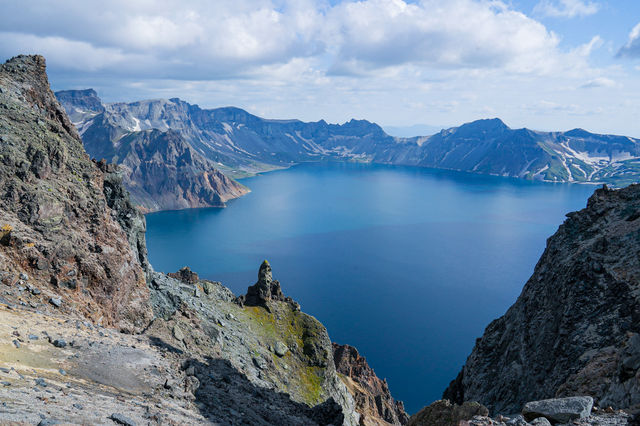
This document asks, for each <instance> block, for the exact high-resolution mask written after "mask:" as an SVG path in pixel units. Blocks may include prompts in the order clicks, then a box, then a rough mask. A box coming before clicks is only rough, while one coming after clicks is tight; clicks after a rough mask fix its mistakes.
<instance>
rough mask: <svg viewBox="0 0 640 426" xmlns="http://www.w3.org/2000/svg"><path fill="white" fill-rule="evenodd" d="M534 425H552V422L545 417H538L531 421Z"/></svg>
mask: <svg viewBox="0 0 640 426" xmlns="http://www.w3.org/2000/svg"><path fill="white" fill-rule="evenodd" d="M531 425H532V426H551V422H549V420H547V419H546V418H545V417H538V418H537V419H534V420H533V421H532V422H531Z"/></svg>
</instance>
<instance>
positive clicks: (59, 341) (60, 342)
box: [53, 339, 67, 348]
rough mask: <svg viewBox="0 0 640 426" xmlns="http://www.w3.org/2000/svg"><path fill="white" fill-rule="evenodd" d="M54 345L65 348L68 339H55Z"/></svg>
mask: <svg viewBox="0 0 640 426" xmlns="http://www.w3.org/2000/svg"><path fill="white" fill-rule="evenodd" d="M53 346H55V347H56V348H64V347H66V346H67V341H66V340H64V339H55V340H54V341H53Z"/></svg>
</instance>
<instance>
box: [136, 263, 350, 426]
mask: <svg viewBox="0 0 640 426" xmlns="http://www.w3.org/2000/svg"><path fill="white" fill-rule="evenodd" d="M267 266H268V263H263V264H262V265H261V267H260V273H259V276H260V280H259V283H261V282H262V283H263V284H264V283H266V282H271V284H273V281H269V279H270V277H271V268H270V267H269V268H267ZM183 271H184V270H183ZM179 275H180V276H181V277H185V276H186V275H187V274H185V273H179ZM190 276H191V277H193V276H194V275H190ZM151 286H152V288H153V291H152V298H153V306H154V311H155V312H156V314H157V316H158V319H157V320H156V321H155V322H154V324H153V325H152V326H151V327H150V328H149V330H148V333H149V334H150V335H151V336H154V337H153V338H155V339H157V341H159V342H164V343H163V345H164V344H166V345H170V347H171V348H173V349H170V348H169V347H167V348H168V349H167V350H166V351H165V352H166V353H167V356H171V357H172V358H173V359H174V360H175V363H176V364H179V365H183V367H184V369H185V370H186V371H193V373H192V375H193V376H194V377H195V378H197V379H198V382H197V383H199V386H198V387H197V390H196V392H195V397H196V399H197V400H198V401H201V402H202V403H203V404H204V405H205V406H206V411H207V413H208V415H209V418H210V419H211V420H212V421H214V422H220V423H222V424H228V423H231V424H236V422H240V418H245V419H248V420H247V423H249V424H304V425H307V424H309V425H313V424H334V425H336V424H346V425H354V426H355V425H356V424H358V419H357V417H358V416H357V414H356V412H355V409H354V402H353V398H352V397H351V395H350V394H349V392H348V390H347V388H346V387H345V385H344V384H343V383H342V381H341V380H340V378H339V376H338V373H337V372H336V368H335V365H334V363H333V358H332V352H331V341H330V339H329V335H328V333H327V330H326V328H325V327H324V326H323V325H322V324H321V323H320V322H318V321H317V320H316V319H315V318H313V317H311V316H309V315H307V314H304V313H302V312H300V310H299V307H298V305H297V304H292V303H291V301H290V300H287V298H284V297H282V298H266V299H264V300H263V302H265V304H266V306H264V305H262V304H256V305H242V304H239V303H238V298H237V297H236V296H234V295H233V293H231V291H230V290H229V289H227V288H225V287H223V286H222V285H221V284H220V283H216V282H211V281H206V280H198V281H197V282H196V283H194V284H188V283H187V282H185V281H184V280H182V281H177V280H176V279H173V278H170V277H168V276H166V275H163V274H160V273H157V272H155V273H153V274H152V280H151ZM278 288H279V287H278ZM267 306H268V309H267ZM165 347H166V346H165ZM191 367H193V370H190V368H191ZM225 377H226V379H225ZM305 407H306V408H305ZM310 407H313V408H310ZM234 413H235V414H234ZM239 413H243V414H244V417H243V416H240V418H237V419H235V420H231V421H230V420H229V419H233V418H234V416H236V417H237V416H239Z"/></svg>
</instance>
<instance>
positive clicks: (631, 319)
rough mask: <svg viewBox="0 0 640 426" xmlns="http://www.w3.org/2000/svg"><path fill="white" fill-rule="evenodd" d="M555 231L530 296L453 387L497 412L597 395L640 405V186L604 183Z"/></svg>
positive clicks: (491, 331)
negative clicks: (556, 398) (547, 400)
mask: <svg viewBox="0 0 640 426" xmlns="http://www.w3.org/2000/svg"><path fill="white" fill-rule="evenodd" d="M567 216H568V218H567V220H566V221H565V223H564V224H563V225H561V226H560V228H559V229H558V231H557V232H556V233H555V234H554V235H553V236H552V237H551V238H549V240H548V242H547V247H546V249H545V251H544V254H543V255H542V257H541V258H540V260H539V262H538V264H537V265H536V267H535V270H534V273H533V275H532V276H531V278H530V279H529V281H528V282H527V283H526V285H525V286H524V289H523V291H522V294H521V295H520V296H519V297H518V300H517V301H516V302H515V304H514V305H513V306H512V307H511V308H509V310H508V311H507V312H506V314H505V315H504V316H503V317H501V318H499V319H497V320H495V321H493V322H492V323H491V324H489V326H488V327H487V329H486V330H485V333H484V335H483V336H482V337H481V338H480V339H478V340H477V342H476V345H475V347H474V349H473V351H472V353H471V355H470V356H469V358H468V359H467V362H466V364H465V365H464V367H463V369H462V371H461V372H460V374H459V375H458V377H457V378H456V379H455V380H454V381H453V382H452V383H451V385H450V386H449V388H448V389H447V390H446V391H445V393H444V396H445V398H448V399H451V400H453V401H455V402H462V401H479V402H481V403H483V404H485V405H486V406H487V407H488V408H489V409H490V410H491V411H492V412H499V413H511V412H519V411H520V409H521V408H522V405H523V404H524V403H525V402H526V401H530V400H536V399H544V398H550V397H554V396H573V395H590V396H592V397H594V399H595V401H596V404H597V405H600V406H611V407H613V408H630V409H632V410H633V409H635V408H638V406H639V404H640V335H639V334H638V333H639V332H640V185H631V186H629V187H627V188H624V189H620V190H609V189H607V188H606V187H604V188H602V189H598V190H597V191H596V192H595V193H594V194H593V196H592V197H591V198H590V199H589V202H588V204H587V207H586V208H585V209H583V210H581V211H578V212H574V213H570V214H568V215H567Z"/></svg>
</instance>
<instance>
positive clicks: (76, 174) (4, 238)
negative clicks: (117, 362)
mask: <svg viewBox="0 0 640 426" xmlns="http://www.w3.org/2000/svg"><path fill="white" fill-rule="evenodd" d="M113 171H114V170H109V169H108V168H107V167H104V165H98V164H95V163H93V162H92V161H91V160H90V159H89V157H88V156H87V154H86V153H85V151H84V149H83V147H82V141H81V140H80V138H79V137H78V134H77V133H76V131H75V129H74V127H73V125H72V124H71V123H70V122H69V120H68V118H67V116H66V114H65V112H64V110H63V109H62V107H61V106H60V105H59V104H58V102H57V101H56V98H55V96H54V95H53V92H51V90H50V89H49V82H48V80H47V75H46V72H45V61H44V58H42V57H41V56H19V57H17V58H14V59H12V60H10V61H8V62H7V63H5V64H3V65H0V281H2V282H3V283H4V284H5V285H10V286H20V287H24V286H25V285H26V281H27V280H26V277H29V283H30V285H32V286H35V287H37V289H28V291H31V292H32V293H33V294H34V296H36V298H37V302H33V303H37V304H38V306H42V307H43V309H48V310H52V309H57V310H60V311H63V312H67V313H77V314H79V315H82V316H85V317H87V318H91V319H92V320H93V321H95V322H97V323H102V324H103V325H111V326H116V327H119V328H122V329H126V330H130V331H133V330H140V329H142V328H143V327H144V326H146V325H147V324H148V322H149V321H150V320H151V318H152V312H151V307H150V305H149V302H148V300H149V290H148V288H147V285H146V281H145V272H144V268H145V266H146V262H147V260H146V248H145V244H144V230H145V224H144V218H142V217H141V216H140V215H139V214H138V213H137V212H136V211H135V210H134V209H133V207H132V206H131V204H130V203H129V201H128V198H126V194H125V192H124V190H123V189H122V187H121V184H120V182H119V178H118V176H117V175H115V174H114V173H112V172H113ZM23 274H24V275H23ZM5 297H6V298H7V299H9V300H12V301H14V302H15V301H17V300H16V299H15V297H16V295H14V294H9V295H6V296H5ZM54 305H56V306H54Z"/></svg>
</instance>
